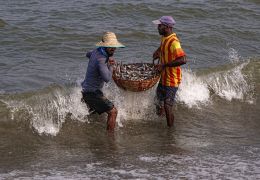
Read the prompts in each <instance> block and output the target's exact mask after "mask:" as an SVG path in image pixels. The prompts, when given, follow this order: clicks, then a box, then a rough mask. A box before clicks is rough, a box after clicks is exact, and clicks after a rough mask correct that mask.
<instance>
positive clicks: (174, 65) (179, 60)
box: [163, 56, 187, 67]
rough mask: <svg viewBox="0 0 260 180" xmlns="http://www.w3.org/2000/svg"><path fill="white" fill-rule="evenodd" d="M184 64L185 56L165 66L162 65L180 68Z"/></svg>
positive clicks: (185, 61)
mask: <svg viewBox="0 0 260 180" xmlns="http://www.w3.org/2000/svg"><path fill="white" fill-rule="evenodd" d="M186 63H187V59H186V56H182V57H179V58H177V59H175V60H174V61H171V62H169V63H167V64H163V67H176V66H181V65H183V64H186Z"/></svg>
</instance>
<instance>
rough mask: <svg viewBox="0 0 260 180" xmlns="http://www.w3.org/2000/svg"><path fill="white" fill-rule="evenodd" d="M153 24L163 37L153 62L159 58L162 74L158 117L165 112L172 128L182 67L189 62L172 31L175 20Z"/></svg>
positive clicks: (168, 17) (158, 88) (166, 19)
mask: <svg viewBox="0 0 260 180" xmlns="http://www.w3.org/2000/svg"><path fill="white" fill-rule="evenodd" d="M153 23H154V24H156V25H158V32H159V34H160V35H161V36H162V38H161V45H160V47H159V48H158V49H157V50H156V51H155V52H154V53H153V61H154V60H155V59H158V58H159V61H160V63H159V64H158V65H157V68H158V70H159V71H160V72H161V79H160V82H159V84H158V87H157V89H156V96H157V99H158V101H159V104H158V105H157V106H156V109H157V114H158V115H162V114H163V113H164V112H165V114H166V119H167V125H168V126H169V127H171V126H173V123H174V114H173V110H172V106H173V103H174V99H175V95H176V92H177V90H178V87H179V84H180V83H181V79H182V72H181V67H180V66H181V65H183V64H186V62H187V61H186V56H185V52H184V51H183V49H182V48H181V45H180V41H179V39H178V38H177V36H176V34H175V33H174V32H173V30H172V29H173V26H174V24H175V20H174V19H173V18H172V17H171V16H162V17H161V18H160V19H158V20H154V21H153Z"/></svg>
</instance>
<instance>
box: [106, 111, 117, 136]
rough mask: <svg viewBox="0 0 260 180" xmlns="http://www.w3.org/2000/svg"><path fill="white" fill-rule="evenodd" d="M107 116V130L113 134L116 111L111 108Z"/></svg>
mask: <svg viewBox="0 0 260 180" xmlns="http://www.w3.org/2000/svg"><path fill="white" fill-rule="evenodd" d="M107 114H108V116H107V130H108V131H109V132H113V131H114V129H115V126H116V117H117V109H116V108H115V107H113V109H111V110H110V111H108V112H107Z"/></svg>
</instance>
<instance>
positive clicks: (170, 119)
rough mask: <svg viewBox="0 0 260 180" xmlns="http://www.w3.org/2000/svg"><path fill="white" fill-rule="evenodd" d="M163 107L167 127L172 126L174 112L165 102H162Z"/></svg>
mask: <svg viewBox="0 0 260 180" xmlns="http://www.w3.org/2000/svg"><path fill="white" fill-rule="evenodd" d="M164 108H165V114H166V119H167V125H168V126H169V127H172V126H173V123H174V114H173V111H172V106H171V105H168V104H167V103H164Z"/></svg>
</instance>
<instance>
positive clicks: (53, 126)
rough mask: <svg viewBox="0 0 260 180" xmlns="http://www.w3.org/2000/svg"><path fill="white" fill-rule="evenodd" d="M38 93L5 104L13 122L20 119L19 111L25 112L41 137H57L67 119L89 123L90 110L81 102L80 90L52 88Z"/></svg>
mask: <svg viewBox="0 0 260 180" xmlns="http://www.w3.org/2000/svg"><path fill="white" fill-rule="evenodd" d="M43 91H44V92H37V93H36V94H34V95H30V96H29V97H28V96H25V97H24V99H21V100H9V101H5V103H6V104H7V105H8V107H9V108H10V113H11V118H12V120H16V118H17V119H20V118H21V117H19V113H18V112H19V111H22V110H25V111H26V112H27V113H28V117H24V118H28V119H29V121H30V124H31V127H32V128H33V129H34V130H35V131H36V132H37V133H39V134H40V135H41V134H47V135H53V136H55V135H57V133H58V132H59V131H60V129H61V127H62V124H63V123H64V122H65V120H66V118H67V117H68V116H70V119H72V120H73V119H74V120H77V121H81V122H87V121H88V119H87V115H88V114H89V112H88V109H87V107H86V105H85V104H84V103H82V102H81V91H80V89H79V88H76V87H75V88H72V89H69V90H65V89H62V88H57V87H51V88H47V89H46V90H43Z"/></svg>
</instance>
